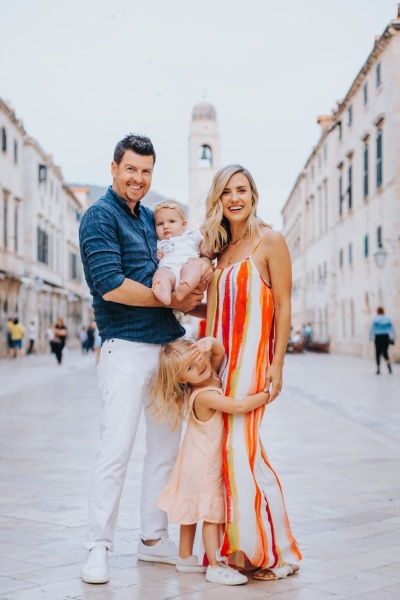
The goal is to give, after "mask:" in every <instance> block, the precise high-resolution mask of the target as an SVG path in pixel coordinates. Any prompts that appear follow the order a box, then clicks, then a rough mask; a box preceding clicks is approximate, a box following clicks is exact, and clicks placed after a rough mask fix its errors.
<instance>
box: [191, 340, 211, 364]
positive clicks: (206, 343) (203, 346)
mask: <svg viewBox="0 0 400 600" xmlns="http://www.w3.org/2000/svg"><path fill="white" fill-rule="evenodd" d="M213 341H214V338H212V337H204V338H202V339H201V340H198V341H197V342H196V343H195V344H193V345H192V346H191V348H190V357H191V358H192V359H193V360H201V359H202V357H203V356H204V354H207V352H211V350H212V345H213Z"/></svg>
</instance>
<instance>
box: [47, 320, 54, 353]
mask: <svg viewBox="0 0 400 600" xmlns="http://www.w3.org/2000/svg"><path fill="white" fill-rule="evenodd" d="M46 337H47V339H48V340H49V346H50V352H51V354H53V353H54V347H53V344H54V338H55V335H54V330H53V327H52V326H51V327H49V328H48V330H47V331H46Z"/></svg>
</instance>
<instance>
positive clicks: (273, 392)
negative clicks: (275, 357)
mask: <svg viewBox="0 0 400 600" xmlns="http://www.w3.org/2000/svg"><path fill="white" fill-rule="evenodd" d="M281 390H282V367H280V366H278V365H274V363H272V364H271V365H270V366H269V367H268V369H267V372H266V374H265V384H264V392H270V397H269V400H268V402H267V404H270V403H271V402H273V401H274V400H275V398H277V397H278V396H279V394H280V393H281Z"/></svg>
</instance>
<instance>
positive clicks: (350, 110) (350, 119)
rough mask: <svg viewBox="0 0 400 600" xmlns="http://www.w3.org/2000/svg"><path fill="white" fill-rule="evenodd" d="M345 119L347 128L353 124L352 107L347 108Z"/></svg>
mask: <svg viewBox="0 0 400 600" xmlns="http://www.w3.org/2000/svg"><path fill="white" fill-rule="evenodd" d="M347 117H348V126H349V127H351V124H352V123H353V107H352V106H349V108H348V109H347Z"/></svg>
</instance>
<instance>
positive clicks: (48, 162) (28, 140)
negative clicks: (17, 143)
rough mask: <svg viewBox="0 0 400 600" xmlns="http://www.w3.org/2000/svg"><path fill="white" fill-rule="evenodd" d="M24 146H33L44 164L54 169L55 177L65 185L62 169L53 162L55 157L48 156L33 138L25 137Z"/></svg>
mask: <svg viewBox="0 0 400 600" xmlns="http://www.w3.org/2000/svg"><path fill="white" fill-rule="evenodd" d="M24 145H25V146H32V147H33V148H35V150H36V151H37V152H38V153H39V154H40V156H41V158H42V160H43V163H44V164H45V165H46V166H47V167H49V168H51V169H52V171H53V173H54V175H55V176H56V177H57V178H58V179H59V180H60V182H61V183H63V184H64V179H63V174H62V171H61V167H59V166H58V165H55V164H54V162H53V156H52V155H51V154H47V153H46V152H45V151H44V150H43V148H42V147H41V145H40V144H39V142H38V141H37V140H35V138H33V137H31V136H30V135H26V136H25V137H24Z"/></svg>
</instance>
